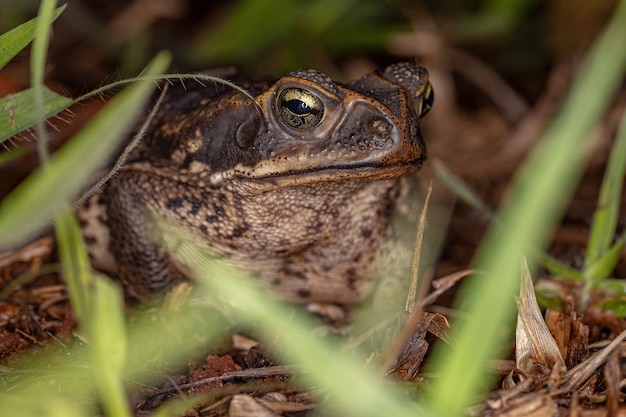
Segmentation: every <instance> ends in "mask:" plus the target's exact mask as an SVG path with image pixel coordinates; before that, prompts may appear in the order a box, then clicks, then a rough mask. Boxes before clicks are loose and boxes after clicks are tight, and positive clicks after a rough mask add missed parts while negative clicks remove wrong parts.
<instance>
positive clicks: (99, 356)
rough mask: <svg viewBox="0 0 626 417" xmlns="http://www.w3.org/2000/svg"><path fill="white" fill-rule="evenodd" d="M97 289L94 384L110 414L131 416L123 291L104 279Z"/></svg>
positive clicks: (93, 319)
mask: <svg viewBox="0 0 626 417" xmlns="http://www.w3.org/2000/svg"><path fill="white" fill-rule="evenodd" d="M93 289H94V292H93V294H94V297H93V303H92V306H93V309H92V311H91V313H92V314H91V321H90V325H89V332H88V333H89V344H90V349H91V354H92V355H91V356H92V357H91V366H92V369H93V373H92V375H93V381H94V384H95V386H96V387H97V388H98V391H99V393H100V397H101V399H102V404H103V406H104V409H105V410H106V411H107V413H106V414H107V415H109V416H118V417H130V415H131V412H130V408H129V404H128V402H127V400H126V392H125V385H124V379H123V375H124V371H125V369H126V357H127V346H128V344H127V338H126V322H125V317H124V300H123V297H122V292H121V290H120V287H119V286H117V285H114V284H113V283H112V282H110V281H109V280H107V279H104V278H97V279H96V280H95V285H94V287H93Z"/></svg>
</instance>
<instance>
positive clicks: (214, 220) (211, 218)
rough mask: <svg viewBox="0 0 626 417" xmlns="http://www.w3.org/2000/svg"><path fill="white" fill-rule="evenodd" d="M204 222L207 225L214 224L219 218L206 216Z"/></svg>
mask: <svg viewBox="0 0 626 417" xmlns="http://www.w3.org/2000/svg"><path fill="white" fill-rule="evenodd" d="M204 220H206V221H207V223H216V222H219V221H220V218H219V217H217V216H206V217H205V218H204Z"/></svg>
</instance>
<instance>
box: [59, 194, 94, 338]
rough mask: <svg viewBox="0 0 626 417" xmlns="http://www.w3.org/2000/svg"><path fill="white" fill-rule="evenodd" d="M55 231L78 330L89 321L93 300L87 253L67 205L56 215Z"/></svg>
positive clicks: (73, 216)
mask: <svg viewBox="0 0 626 417" xmlns="http://www.w3.org/2000/svg"><path fill="white" fill-rule="evenodd" d="M54 219H55V232H56V237H57V245H58V247H59V258H60V261H61V268H62V272H63V278H64V280H65V284H66V285H67V291H68V294H69V297H70V301H71V304H72V308H73V310H74V314H75V316H76V321H77V322H78V324H79V326H80V327H81V330H83V331H84V329H82V327H83V326H86V325H87V324H88V318H89V312H90V311H91V305H92V302H93V300H92V299H91V293H90V289H91V288H92V287H93V282H92V276H91V266H90V264H89V256H88V255H87V250H86V249H85V242H83V238H82V236H81V234H80V228H79V226H78V220H77V219H76V216H75V215H74V213H73V212H72V209H71V208H70V207H69V205H66V206H65V207H63V208H62V209H61V210H60V212H59V213H58V214H57V215H56V216H55V218H54Z"/></svg>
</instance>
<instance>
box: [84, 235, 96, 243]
mask: <svg viewBox="0 0 626 417" xmlns="http://www.w3.org/2000/svg"><path fill="white" fill-rule="evenodd" d="M83 239H84V241H85V243H86V244H87V245H95V244H96V243H98V239H96V238H95V237H93V236H84V237H83Z"/></svg>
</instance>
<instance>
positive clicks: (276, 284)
mask: <svg viewBox="0 0 626 417" xmlns="http://www.w3.org/2000/svg"><path fill="white" fill-rule="evenodd" d="M271 284H272V286H274V287H278V286H279V285H280V284H282V281H281V280H280V279H278V278H276V279H274V280H273V281H272V283H271Z"/></svg>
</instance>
